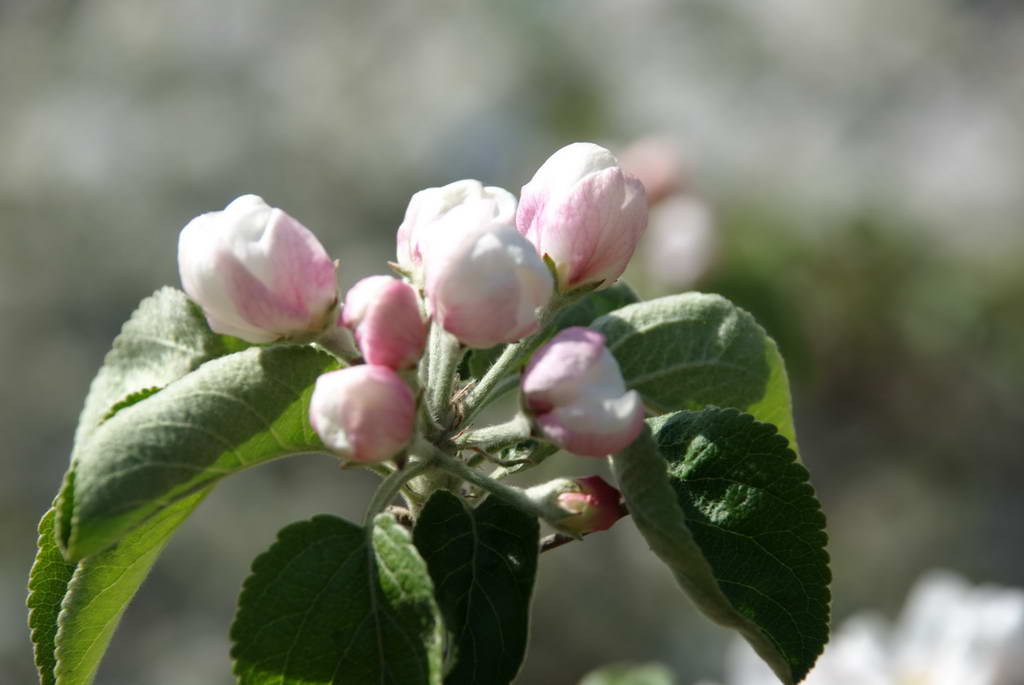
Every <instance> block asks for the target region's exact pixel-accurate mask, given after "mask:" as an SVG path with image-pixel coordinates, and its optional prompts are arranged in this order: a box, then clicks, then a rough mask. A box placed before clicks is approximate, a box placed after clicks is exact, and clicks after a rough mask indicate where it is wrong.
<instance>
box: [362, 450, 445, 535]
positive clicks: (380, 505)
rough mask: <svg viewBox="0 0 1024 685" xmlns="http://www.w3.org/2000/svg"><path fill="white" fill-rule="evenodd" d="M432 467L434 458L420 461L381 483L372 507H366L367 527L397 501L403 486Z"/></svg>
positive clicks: (374, 495) (371, 503)
mask: <svg viewBox="0 0 1024 685" xmlns="http://www.w3.org/2000/svg"><path fill="white" fill-rule="evenodd" d="M431 466H433V458H426V459H420V460H419V461H414V462H411V463H409V464H407V465H406V467H405V468H404V469H399V470H398V471H395V472H394V473H392V474H391V475H390V476H388V477H387V478H385V479H384V480H383V481H381V483H380V485H379V486H377V492H375V493H374V494H373V499H372V500H370V505H369V506H368V507H366V516H365V517H364V523H365V524H366V526H367V527H369V526H372V525H373V519H374V517H376V516H377V514H379V513H380V512H382V511H384V509H385V508H387V506H388V505H389V504H391V501H392V500H394V499H395V496H397V495H398V493H399V491H401V489H402V486H403V485H405V484H406V483H407V482H408V481H409V480H411V479H413V478H415V477H416V476H418V475H419V474H421V473H423V472H424V471H426V470H427V469H428V468H430V467H431Z"/></svg>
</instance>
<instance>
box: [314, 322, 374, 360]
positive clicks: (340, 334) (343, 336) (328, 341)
mask: <svg viewBox="0 0 1024 685" xmlns="http://www.w3.org/2000/svg"><path fill="white" fill-rule="evenodd" d="M316 344H317V345H319V346H320V347H322V348H324V349H325V350H327V351H328V352H330V353H331V354H333V355H334V356H335V357H337V358H338V359H340V360H341V361H343V362H345V364H347V365H349V366H351V365H353V364H360V363H362V361H363V359H362V355H361V354H360V352H359V349H358V348H357V347H356V343H355V340H354V339H353V338H352V332H351V331H349V330H348V329H347V328H343V327H341V326H331V327H330V328H328V329H327V330H325V331H324V332H323V333H322V334H321V335H320V337H318V338H317V339H316Z"/></svg>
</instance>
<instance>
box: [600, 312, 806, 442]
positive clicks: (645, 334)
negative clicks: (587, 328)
mask: <svg viewBox="0 0 1024 685" xmlns="http://www.w3.org/2000/svg"><path fill="white" fill-rule="evenodd" d="M592 327H593V328H595V329H596V330H599V331H601V332H602V333H604V335H605V337H606V338H607V343H608V349H609V350H611V352H612V354H613V355H615V358H616V360H618V362H619V366H620V367H621V368H622V375H623V377H624V378H625V380H626V385H627V386H629V387H630V388H631V389H635V390H638V391H639V392H640V394H641V395H643V398H644V402H645V403H646V404H647V405H648V406H649V407H650V408H652V409H653V410H654V411H655V412H656V413H658V414H665V413H668V412H672V411H677V410H680V409H703V408H704V407H709V406H719V407H734V408H736V409H739V410H741V411H745V412H747V413H748V414H751V415H753V416H755V417H756V418H757V419H758V420H759V421H765V422H767V423H771V424H773V425H775V426H778V428H779V432H780V433H781V434H782V435H784V436H785V437H786V439H788V440H789V443H790V445H791V446H792V447H793V450H794V451H797V447H796V429H795V428H794V426H793V410H792V400H791V398H790V393H789V379H788V378H787V376H786V366H785V363H784V362H783V361H782V356H781V355H780V354H779V350H778V347H777V346H776V345H775V341H773V340H772V339H771V338H770V337H768V334H767V333H765V331H764V329H763V328H761V326H759V325H758V323H757V322H756V321H755V320H754V317H752V316H751V315H750V314H748V313H747V312H745V311H743V310H742V309H740V308H739V307H737V306H736V305H734V304H733V303H731V302H729V301H728V300H727V299H725V298H724V297H721V296H719V295H705V294H703V293H683V294H681V295H670V296H668V297H662V298H658V299H656V300H650V301H648V302H640V303H637V304H631V305H628V306H626V307H623V308H621V309H617V310H616V311H614V312H612V313H610V314H608V315H606V316H603V317H601V318H600V319H598V320H597V321H595V322H594V323H593V326H592Z"/></svg>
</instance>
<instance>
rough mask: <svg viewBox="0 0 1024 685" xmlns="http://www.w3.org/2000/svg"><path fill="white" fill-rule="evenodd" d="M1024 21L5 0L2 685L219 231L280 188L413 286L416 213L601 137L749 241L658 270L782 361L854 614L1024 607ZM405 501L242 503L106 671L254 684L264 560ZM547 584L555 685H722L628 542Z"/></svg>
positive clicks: (570, 563) (163, 680)
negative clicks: (141, 354) (60, 521)
mask: <svg viewBox="0 0 1024 685" xmlns="http://www.w3.org/2000/svg"><path fill="white" fill-rule="evenodd" d="M1022 8H1024V5H1021V3H1018V2H1015V1H1014V0H1003V1H1000V0H900V1H899V2H892V1H891V0H833V1H832V2H828V3H823V2H815V1H813V0H758V2H745V1H743V0H687V1H685V2H683V1H681V0H630V1H629V2H623V1H621V0H585V1H584V0H567V1H564V2H550V1H547V0H544V1H542V0H517V1H516V2H496V1H495V2H479V3H470V2H456V1H454V0H436V1H434V2H431V3H412V2H380V3H355V2H338V3H334V2H320V1H310V2H303V3H280V2H272V1H271V0H246V1H242V0H224V1H222V2H216V3H212V2H203V1H200V0H179V1H178V2H174V3H170V2H166V3H131V2H122V1H121V0H95V1H82V2H74V1H71V0H64V1H56V0H39V1H37V2H33V3H22V2H11V1H6V2H0V65H2V66H0V150H2V152H3V155H2V159H3V162H2V163H0V320H2V322H3V323H2V327H0V359H2V360H3V361H2V365H3V380H2V383H0V388H2V389H0V393H2V394H0V402H2V411H0V433H2V436H3V443H4V446H5V456H4V457H3V461H2V464H3V471H2V472H3V476H2V477H0V550H2V551H0V682H3V683H11V684H16V683H30V682H33V681H34V670H33V666H32V657H31V647H30V644H29V640H28V633H27V629H26V627H25V618H24V615H25V612H24V610H23V606H24V601H25V594H26V591H25V582H26V577H27V574H28V569H29V566H30V564H31V560H32V555H33V552H34V546H35V538H36V534H35V524H36V522H37V520H38V518H39V517H40V516H41V515H42V513H43V512H44V511H45V510H46V508H47V506H48V504H49V502H50V499H51V497H52V496H53V494H54V493H55V492H56V489H57V486H58V483H59V480H60V477H61V475H62V473H63V470H64V468H65V466H66V464H67V458H68V454H69V450H70V445H71V436H72V431H73V430H74V426H75V422H76V418H77V414H78V411H79V410H80V407H81V403H82V400H83V398H84V396H85V393H86V390H87V388H88V384H89V381H90V379H91V377H92V376H93V374H94V373H95V371H96V369H97V368H98V367H99V365H100V363H101V361H102V358H103V355H104V354H105V352H106V350H107V349H108V348H109V345H110V342H111V340H112V339H113V337H114V336H115V335H116V333H117V331H118V330H119V328H120V325H121V323H122V321H123V320H124V319H125V318H127V316H128V315H129V313H130V312H131V311H132V310H133V309H134V307H135V305H136V304H137V302H138V301H139V300H140V299H142V298H143V297H145V296H146V295H148V294H149V293H150V292H152V291H153V290H155V289H156V288H158V287H160V286H161V285H164V284H177V282H178V279H177V272H176V263H175V249H176V240H177V234H178V231H179V230H180V228H181V226H183V225H184V224H185V223H186V222H187V221H188V220H189V219H190V218H191V217H192V216H194V215H196V214H199V213H201V212H204V211H209V210H213V209H218V208H221V207H223V206H224V205H225V204H226V203H227V202H228V201H229V200H231V199H232V198H233V197H235V196H236V195H239V194H242V193H245V192H254V193H258V194H260V195H263V196H264V197H265V198H267V200H268V201H269V202H271V203H272V204H274V205H277V206H280V207H283V208H285V209H286V210H287V211H289V212H290V213H292V214H293V215H294V216H296V217H298V218H299V219H300V220H301V221H303V222H304V223H305V224H306V225H307V226H309V227H311V228H312V229H313V230H314V231H315V232H316V233H317V234H318V235H319V237H320V238H321V240H322V241H323V242H324V243H325V245H326V246H327V247H328V250H329V251H330V252H331V254H333V255H337V256H338V257H339V258H340V259H341V263H342V268H341V279H342V281H343V285H345V286H348V285H351V284H352V283H354V282H355V281H356V280H357V279H358V278H360V277H362V276H365V275H369V274H371V273H377V272H382V271H384V269H385V267H384V261H385V260H386V259H388V258H390V257H392V255H393V249H394V243H393V241H394V231H395V229H396V228H397V226H398V224H399V222H400V220H401V217H402V214H403V212H404V209H405V205H406V202H407V200H408V198H409V196H410V195H411V194H412V193H413V192H415V191H416V190H418V189H420V188H423V187H428V186H436V185H442V184H445V183H447V182H449V181H452V180H455V179H460V178H466V177H472V178H480V179H482V180H484V181H486V182H487V183H489V184H494V185H501V186H504V187H507V188H509V189H511V190H513V191H518V189H519V187H520V186H521V185H522V184H523V183H524V182H525V181H527V180H528V179H529V177H530V176H531V175H532V173H533V171H534V170H535V169H536V167H537V166H539V164H540V163H541V162H542V161H543V160H544V159H545V158H546V157H547V155H549V154H550V153H551V152H552V151H554V150H555V149H557V148H558V147H560V146H562V145H564V144H566V143H568V142H572V141H574V140H593V141H596V142H599V143H601V144H604V145H606V146H609V147H612V148H613V149H614V150H616V151H620V152H621V151H623V150H625V149H626V148H627V147H628V146H629V144H630V143H631V142H633V141H635V140H637V139H639V138H644V137H648V136H650V135H657V136H660V138H659V140H660V143H659V146H658V147H657V148H656V149H658V150H660V151H661V152H662V153H664V154H666V155H668V158H669V159H673V158H674V159H676V163H677V165H678V169H677V174H678V175H677V176H676V178H677V181H678V182H677V186H678V187H679V188H680V189H681V190H682V191H683V194H684V195H685V196H686V197H687V198H690V199H695V200H698V201H699V202H700V203H702V204H701V206H702V207H703V208H704V209H703V210H702V211H703V212H704V213H700V216H701V217H703V219H702V221H704V222H705V223H707V224H708V225H709V226H711V228H710V229H706V228H705V229H701V231H699V232H698V233H696V234H694V235H696V236H697V237H693V236H691V237H689V238H680V239H679V240H677V241H676V242H675V243H671V244H673V245H678V244H682V245H684V246H685V245H690V246H691V248H692V249H690V250H689V251H687V250H686V249H684V250H682V252H676V253H672V254H676V255H677V257H676V258H677V259H678V264H679V270H680V271H681V272H682V273H673V272H672V269H668V271H666V269H665V260H664V259H663V260H661V262H660V266H659V263H658V260H656V259H653V257H651V255H657V254H659V253H664V252H666V251H668V250H669V247H664V248H662V247H659V246H657V245H655V246H647V247H645V248H644V249H643V250H642V253H641V256H640V257H639V258H638V260H637V264H636V265H635V266H634V267H632V268H631V271H630V278H631V280H632V282H633V283H634V285H635V286H636V287H638V289H640V290H641V291H642V293H643V294H645V295H647V296H653V295H659V294H664V293H668V292H672V291H675V290H678V289H690V288H696V289H701V290H707V291H714V292H720V293H722V294H724V295H726V296H728V297H730V298H732V299H733V300H734V301H736V302H737V303H739V304H740V305H742V306H743V307H745V308H747V309H749V310H750V311H751V312H753V313H754V314H755V315H756V316H757V317H758V319H759V320H760V321H761V322H762V323H763V324H764V325H765V326H766V328H767V329H768V330H769V331H770V332H771V333H772V334H773V335H774V336H775V337H776V339H777V340H778V341H779V343H780V345H781V348H782V351H783V354H784V355H785V357H786V359H787V361H788V364H789V368H790V373H791V376H792V380H793V383H794V390H795V405H796V416H797V427H798V431H799V434H800V439H801V451H802V453H803V455H804V458H805V462H806V464H807V465H808V467H809V468H810V470H811V473H812V478H813V482H814V484H815V486H816V488H817V491H818V493H819V496H820V498H821V501H822V503H823V506H824V508H825V511H826V513H827V515H828V519H829V528H830V533H831V544H830V552H831V554H832V558H833V569H834V573H835V583H834V588H833V589H834V598H835V600H834V613H835V615H836V617H837V618H842V617H843V616H846V615H848V614H849V613H851V612H852V611H854V610H856V609H859V608H861V607H865V606H872V607H877V608H879V609H881V610H883V611H887V612H890V613H891V612H893V611H894V610H895V609H896V608H897V607H898V606H899V605H900V603H901V601H902V597H903V594H904V593H905V591H906V589H907V588H908V587H909V586H910V584H911V583H912V582H913V580H914V579H915V578H916V577H917V576H918V575H919V574H920V573H922V572H923V571H924V570H925V569H928V568H931V567H935V566H944V567H947V568H951V569H955V570H957V571H959V572H961V573H963V574H965V575H966V576H967V577H968V578H970V579H972V580H974V581H985V582H995V583H1000V584H1004V585H1015V586H1024V544H1022V542H1024V539H1022V538H1024V536H1022V529H1021V522H1022V521H1024V498H1022V497H1021V494H1020V493H1021V489H1022V487H1024V448H1022V444H1024V382H1022V379H1024V304H1022V302H1024V268H1022V261H1024V260H1022V258H1024V126H1022V122H1024V9H1022ZM673 156H675V157H673ZM667 202H668V201H666V203H667ZM665 206H668V205H667V204H666V205H665ZM705 210H706V211H705ZM662 219H664V217H662ZM665 221H667V220H663V221H662V223H663V224H664V223H665ZM677 222H678V226H679V228H678V230H679V231H680V232H682V231H683V230H684V227H685V225H687V221H684V220H683V219H677ZM669 223H671V221H669ZM653 226H654V224H653V218H652V233H651V235H649V236H648V237H649V238H651V239H652V240H653V239H654V238H653V236H654V235H655V233H654V232H653ZM660 234H661V235H662V236H663V237H664V236H665V235H668V236H671V235H672V230H671V229H664V228H663V229H661V230H660ZM669 240H670V242H671V239H669ZM666 245H668V243H666ZM695 254H698V255H700V258H699V259H698V258H695V257H693V255H695ZM644 255H648V257H647V258H645V257H644ZM687 255H689V256H687ZM669 263H670V264H671V260H669ZM684 267H685V268H684ZM560 463H561V464H562V466H563V467H564V468H565V469H567V470H573V469H575V470H577V471H578V470H579V469H581V468H583V469H587V468H589V467H591V466H593V463H592V462H588V463H587V464H582V465H581V464H580V463H579V460H565V461H562V462H560ZM371 485H372V478H370V477H368V476H367V475H365V474H364V475H360V474H357V473H348V472H346V473H342V472H340V471H339V470H338V469H337V468H336V467H335V466H334V464H333V463H332V460H331V459H330V458H327V457H321V458H315V457H310V458H305V459H296V460H291V461H289V460H285V461H282V462H280V463H275V464H271V465H268V466H265V467H261V468H260V469H257V470H254V471H251V472H248V473H244V474H241V475H239V476H237V477H235V478H232V479H230V480H229V481H228V482H225V483H224V484H223V485H222V486H221V487H220V488H219V489H218V491H217V492H215V493H214V495H213V496H211V497H210V498H209V499H208V500H207V501H206V502H205V503H204V504H203V506H202V507H201V508H200V510H199V511H198V513H197V515H196V516H195V517H194V518H193V519H192V520H191V521H189V522H188V523H187V524H186V525H185V526H183V528H182V529H181V530H180V532H179V534H178V535H177V537H176V538H175V540H174V541H173V542H172V543H171V545H170V547H169V548H168V549H167V551H166V553H165V555H164V557H163V558H162V559H161V561H160V562H159V563H158V564H157V566H156V567H155V569H154V571H153V573H152V575H151V577H150V579H149V580H148V581H147V583H146V585H145V586H144V587H143V589H142V590H141V592H140V594H139V596H138V597H137V600H136V602H135V603H134V604H133V605H132V606H131V607H130V608H129V609H128V611H127V614H126V616H125V619H124V622H123V624H122V627H121V629H120V631H119V632H118V633H117V635H116V636H115V638H114V641H113V644H112V648H111V651H110V653H109V654H108V657H107V659H106V661H105V662H104V664H103V666H102V667H101V670H100V674H99V678H98V680H97V682H98V683H100V684H105V685H126V684H133V683H140V684H143V683H144V684H156V685H164V684H166V685H190V684H196V685H216V684H218V683H229V682H231V677H230V663H229V660H228V656H227V654H228V649H229V645H228V642H227V637H226V634H227V629H228V626H229V624H230V621H231V617H232V614H233V607H234V602H235V598H236V596H237V591H238V588H239V586H240V584H241V582H242V580H243V578H244V577H245V575H246V573H247V569H248V565H249V563H250V561H251V559H252V558H253V557H254V556H255V555H256V554H258V553H259V552H260V551H262V550H263V549H265V548H266V547H267V546H268V545H269V544H270V543H271V541H272V540H273V538H274V535H275V533H276V531H277V530H278V529H279V528H281V527H283V526H284V525H286V524H288V523H290V522H292V521H295V520H297V519H300V518H305V517H308V516H310V515H313V514H316V513H323V512H328V513H337V514H340V515H344V516H348V517H358V516H359V515H360V514H361V511H362V509H363V507H364V506H365V504H366V501H367V499H368V495H369V490H370V487H371ZM541 562H542V563H541V570H540V576H539V579H538V588H537V595H536V598H535V602H534V618H533V633H532V638H533V639H532V647H531V651H530V654H529V657H528V660H527V662H526V665H525V668H524V671H523V674H522V676H521V677H520V679H519V682H521V683H538V684H541V685H545V684H549V683H550V684H554V685H559V684H562V683H574V682H576V681H577V680H578V678H579V677H580V676H581V675H582V674H583V673H585V672H586V671H588V670H590V669H592V668H594V667H596V666H598V665H601V664H604V663H607V662H610V661H615V660H631V661H648V660H657V661H661V662H663V663H666V664H668V665H669V666H670V667H671V668H672V670H673V671H675V672H676V673H677V674H678V676H679V677H680V682H683V683H689V682H693V681H694V680H697V679H700V678H719V679H720V676H721V672H722V663H723V656H722V655H723V652H724V650H725V645H726V643H727V641H728V638H729V635H728V634H727V633H726V632H725V631H722V630H720V629H718V628H716V627H715V626H712V625H711V624H709V623H708V622H707V621H705V620H704V619H703V618H701V617H700V616H698V615H697V613H696V612H695V610H693V609H692V608H691V607H690V606H689V604H688V602H687V600H686V599H685V598H684V597H683V596H682V595H681V594H680V593H679V592H678V591H677V589H676V588H675V586H674V584H673V581H672V579H671V577H670V575H669V573H668V572H667V570H665V569H664V568H663V567H661V565H660V564H659V563H658V562H656V561H655V560H654V559H653V557H651V556H650V555H649V553H648V552H647V550H646V546H645V544H644V543H643V541H642V540H641V539H640V538H639V535H638V534H637V533H636V531H635V529H634V528H633V526H632V524H631V523H629V521H628V520H626V521H624V522H622V523H620V524H619V525H618V526H616V527H615V528H614V529H613V530H611V531H609V532H608V533H605V534H602V535H597V536H593V537H591V538H589V539H587V540H586V541H585V542H583V543H581V544H574V545H569V546H566V547H563V548H561V549H559V550H556V551H553V552H551V553H549V554H545V555H544V557H543V558H542V560H541Z"/></svg>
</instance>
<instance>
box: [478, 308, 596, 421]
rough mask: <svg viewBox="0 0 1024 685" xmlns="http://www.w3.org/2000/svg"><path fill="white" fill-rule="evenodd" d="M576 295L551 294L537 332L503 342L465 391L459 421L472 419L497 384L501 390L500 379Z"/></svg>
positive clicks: (526, 354) (520, 361)
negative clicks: (476, 380) (488, 365)
mask: <svg viewBox="0 0 1024 685" xmlns="http://www.w3.org/2000/svg"><path fill="white" fill-rule="evenodd" d="M580 297H582V295H581V294H580V293H569V294H564V295H555V296H554V297H552V298H551V302H549V303H548V306H547V307H546V308H545V309H544V313H543V314H541V317H540V326H539V328H538V329H537V330H538V332H537V333H535V334H534V335H532V336H530V337H529V338H526V339H525V340H521V341H519V342H517V343H510V344H508V345H505V349H504V350H502V351H501V356H500V357H498V358H497V359H496V360H495V361H494V363H493V364H491V368H489V369H487V373H485V374H484V376H483V378H481V379H480V380H479V381H478V382H477V384H476V385H475V386H474V387H473V389H472V390H470V391H469V393H468V394H467V395H466V400H465V402H464V404H463V410H462V416H463V419H462V422H461V424H462V425H466V424H468V423H469V422H470V421H472V420H473V417H475V416H476V415H477V413H479V411H480V410H481V409H483V408H484V407H485V406H487V404H488V403H490V401H491V400H493V399H494V398H495V397H496V396H497V394H498V393H496V392H495V391H496V390H497V389H498V388H501V390H502V391H504V390H506V389H507V387H508V386H507V385H506V384H505V383H503V382H502V381H505V380H506V379H507V377H508V375H509V374H510V373H511V372H512V371H514V370H515V369H516V368H518V367H519V366H521V365H522V364H523V362H525V361H526V360H527V359H528V358H529V356H530V355H531V354H533V352H534V351H536V349H537V348H538V347H540V344H541V342H542V341H543V340H545V339H546V338H547V337H549V336H550V334H551V333H552V331H549V330H547V329H548V325H549V324H550V323H551V322H552V321H553V320H554V318H555V314H557V313H558V312H559V310H561V309H562V308H563V307H565V306H566V305H568V304H571V303H573V302H575V301H576V300H578V299H579V298H580Z"/></svg>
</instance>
